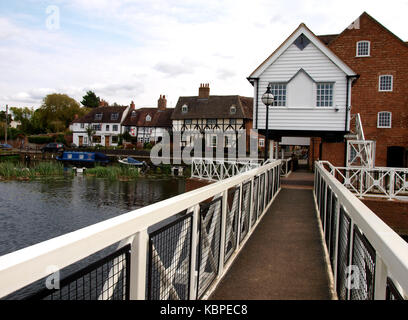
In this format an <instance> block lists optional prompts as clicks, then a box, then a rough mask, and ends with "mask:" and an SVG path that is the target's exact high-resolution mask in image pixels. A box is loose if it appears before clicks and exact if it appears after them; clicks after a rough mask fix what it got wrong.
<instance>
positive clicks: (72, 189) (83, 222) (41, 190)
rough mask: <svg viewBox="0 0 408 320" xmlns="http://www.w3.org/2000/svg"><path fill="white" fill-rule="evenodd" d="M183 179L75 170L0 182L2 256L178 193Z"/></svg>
mask: <svg viewBox="0 0 408 320" xmlns="http://www.w3.org/2000/svg"><path fill="white" fill-rule="evenodd" d="M184 191H185V182H184V180H183V179H175V178H142V177H140V178H138V179H137V180H134V181H111V180H107V179H101V178H94V177H86V176H75V177H73V178H71V177H60V178H53V179H47V180H36V181H27V182H22V181H9V182H0V256H2V255H4V254H6V253H9V252H13V251H15V250H18V249H21V248H24V247H27V246H30V245H33V244H36V243H39V242H41V241H45V240H48V239H51V238H54V237H56V236H59V235H62V234H65V233H68V232H72V231H75V230H78V229H80V228H83V227H86V226H89V225H92V224H94V223H97V222H100V221H103V220H107V219H109V218H112V217H115V216H118V215H120V214H123V213H126V212H129V211H132V210H135V209H138V208H141V207H144V206H147V205H149V204H152V203H155V202H158V201H161V200H164V199H167V198H170V197H172V196H176V195H178V194H180V193H183V192H184Z"/></svg>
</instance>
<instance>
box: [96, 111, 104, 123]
mask: <svg viewBox="0 0 408 320" xmlns="http://www.w3.org/2000/svg"><path fill="white" fill-rule="evenodd" d="M102 116H103V114H102V113H96V114H95V120H97V121H100V120H102Z"/></svg>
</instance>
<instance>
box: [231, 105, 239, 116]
mask: <svg viewBox="0 0 408 320" xmlns="http://www.w3.org/2000/svg"><path fill="white" fill-rule="evenodd" d="M236 113H237V106H236V105H234V104H233V105H232V106H231V107H230V114H236Z"/></svg>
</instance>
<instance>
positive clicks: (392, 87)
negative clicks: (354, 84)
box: [378, 74, 394, 92]
mask: <svg viewBox="0 0 408 320" xmlns="http://www.w3.org/2000/svg"><path fill="white" fill-rule="evenodd" d="M381 77H391V89H390V90H381ZM393 89H394V77H393V75H392V74H381V75H379V76H378V91H379V92H392V91H393Z"/></svg>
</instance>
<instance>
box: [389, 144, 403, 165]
mask: <svg viewBox="0 0 408 320" xmlns="http://www.w3.org/2000/svg"><path fill="white" fill-rule="evenodd" d="M404 160H405V148H404V147H399V146H392V147H387V167H394V168H403V167H405V161H404Z"/></svg>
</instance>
